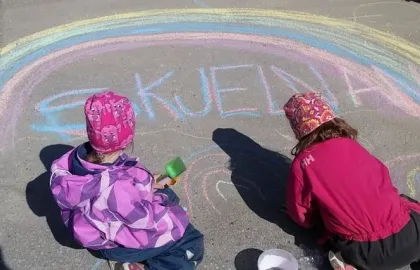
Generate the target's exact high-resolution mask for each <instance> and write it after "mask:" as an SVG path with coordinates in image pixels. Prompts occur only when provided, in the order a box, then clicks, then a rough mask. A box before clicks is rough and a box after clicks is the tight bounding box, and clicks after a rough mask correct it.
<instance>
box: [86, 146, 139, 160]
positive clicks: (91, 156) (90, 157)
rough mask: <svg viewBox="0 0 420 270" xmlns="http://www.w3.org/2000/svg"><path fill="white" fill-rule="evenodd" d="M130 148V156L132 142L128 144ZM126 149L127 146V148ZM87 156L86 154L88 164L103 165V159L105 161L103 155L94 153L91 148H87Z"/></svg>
mask: <svg viewBox="0 0 420 270" xmlns="http://www.w3.org/2000/svg"><path fill="white" fill-rule="evenodd" d="M129 146H131V154H132V153H133V152H134V141H133V142H132V143H130V145H129ZM127 148H128V146H127ZM89 150H90V152H89V154H87V156H86V161H87V162H90V163H95V164H101V163H104V159H105V155H104V154H101V153H98V152H96V151H95V149H93V148H91V146H89Z"/></svg>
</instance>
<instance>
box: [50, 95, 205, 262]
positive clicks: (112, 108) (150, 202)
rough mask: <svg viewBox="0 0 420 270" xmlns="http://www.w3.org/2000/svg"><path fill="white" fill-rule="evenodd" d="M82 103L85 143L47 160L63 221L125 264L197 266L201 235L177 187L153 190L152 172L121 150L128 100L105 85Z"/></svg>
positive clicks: (128, 132)
mask: <svg viewBox="0 0 420 270" xmlns="http://www.w3.org/2000/svg"><path fill="white" fill-rule="evenodd" d="M84 109H85V115H86V128H87V134H88V138H89V142H87V143H84V144H82V145H80V146H78V147H77V148H75V149H73V150H72V151H70V152H68V153H67V154H65V155H64V156H62V157H61V158H59V159H58V160H56V161H55V162H54V163H53V165H52V167H51V173H52V175H51V183H50V185H51V190H52V193H53V195H54V198H55V199H56V201H57V204H58V205H59V207H60V208H61V214H62V218H63V221H64V223H65V225H66V226H67V227H68V228H69V229H70V230H71V231H72V233H73V235H74V237H75V239H76V240H77V241H78V242H80V244H81V245H82V246H84V247H85V248H87V249H89V250H92V251H94V252H95V253H96V254H97V255H98V256H99V257H101V258H103V259H106V260H109V261H117V262H120V263H122V266H123V268H124V269H129V270H140V269H148V270H157V269H159V270H165V269H195V268H196V266H197V264H199V263H200V262H201V261H202V259H203V253H204V246H203V235H202V234H201V233H200V232H199V231H197V230H196V229H195V228H194V227H193V226H192V225H191V224H190V223H189V220H188V217H187V214H186V212H185V211H184V210H183V208H182V207H181V206H180V205H179V199H178V197H177V196H176V194H175V193H174V192H173V191H172V190H170V189H168V188H166V189H157V187H156V186H155V185H154V183H155V178H154V176H153V174H151V173H150V172H149V171H148V170H147V169H146V168H145V167H144V166H143V165H142V164H141V163H139V161H138V159H136V158H130V157H128V156H127V155H126V154H124V153H123V150H124V149H126V148H127V147H128V146H129V145H131V143H132V142H133V139H134V134H135V114H134V111H133V109H132V106H131V104H130V101H129V100H128V99H127V98H126V97H123V96H119V95H117V94H115V93H113V92H110V91H108V92H103V93H100V94H96V95H93V96H92V97H90V98H88V100H87V101H86V104H85V107H84Z"/></svg>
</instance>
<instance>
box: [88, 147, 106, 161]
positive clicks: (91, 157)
mask: <svg viewBox="0 0 420 270" xmlns="http://www.w3.org/2000/svg"><path fill="white" fill-rule="evenodd" d="M103 160H104V155H103V154H101V153H98V152H96V151H95V150H93V151H91V152H90V153H89V154H87V156H86V161H87V162H90V163H95V164H101V163H103Z"/></svg>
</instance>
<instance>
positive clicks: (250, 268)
mask: <svg viewBox="0 0 420 270" xmlns="http://www.w3.org/2000/svg"><path fill="white" fill-rule="evenodd" d="M261 253H263V252H262V251H261V250H259V249H255V248H249V249H245V250H242V251H241V252H239V253H238V255H236V257H235V269H236V270H258V257H259V256H260V255H261Z"/></svg>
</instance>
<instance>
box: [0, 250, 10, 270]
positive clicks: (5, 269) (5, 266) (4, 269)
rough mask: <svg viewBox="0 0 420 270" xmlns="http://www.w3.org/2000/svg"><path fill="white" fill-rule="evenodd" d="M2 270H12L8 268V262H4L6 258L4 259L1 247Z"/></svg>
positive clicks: (0, 263) (0, 264)
mask: <svg viewBox="0 0 420 270" xmlns="http://www.w3.org/2000/svg"><path fill="white" fill-rule="evenodd" d="M0 269H1V270H11V269H10V268H9V267H8V266H7V264H6V262H5V261H4V258H3V251H2V250H1V247H0Z"/></svg>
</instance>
